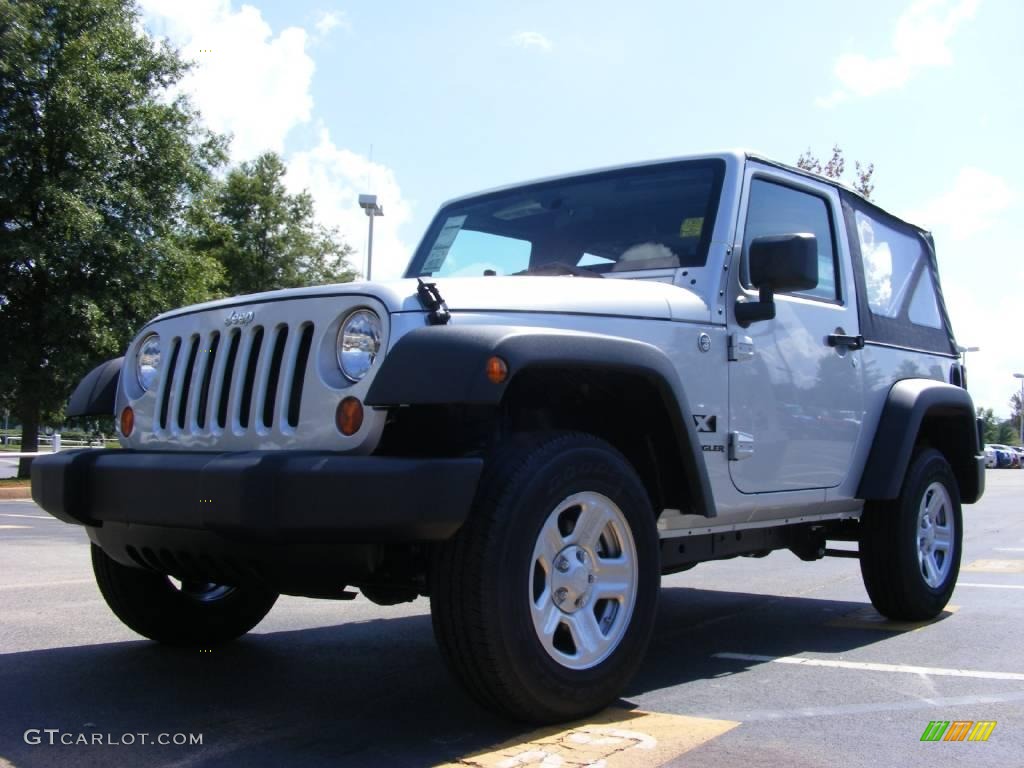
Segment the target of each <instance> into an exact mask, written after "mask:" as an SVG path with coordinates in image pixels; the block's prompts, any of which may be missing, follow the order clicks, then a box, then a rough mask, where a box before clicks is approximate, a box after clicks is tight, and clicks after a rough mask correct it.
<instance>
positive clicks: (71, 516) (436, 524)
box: [32, 449, 483, 542]
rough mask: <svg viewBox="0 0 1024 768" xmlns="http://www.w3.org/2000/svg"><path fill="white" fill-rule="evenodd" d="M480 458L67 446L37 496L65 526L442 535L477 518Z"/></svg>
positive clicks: (38, 482) (396, 537)
mask: <svg viewBox="0 0 1024 768" xmlns="http://www.w3.org/2000/svg"><path fill="white" fill-rule="evenodd" d="M482 466H483V462H482V460H480V459H472V458H469V459H436V458H426V459H409V458H394V457H384V456H351V455H341V454H336V453H326V452H298V451H249V452H244V453H177V452H162V451H159V452H158V451H120V450H103V449H98V450H81V451H66V452H62V453H57V454H54V455H52V456H43V457H40V458H38V459H36V460H35V461H33V463H32V498H33V499H34V500H35V502H36V503H37V504H38V505H39V506H40V507H42V508H43V509H44V510H46V511H47V512H49V513H50V514H51V515H53V516H54V517H56V518H58V519H60V520H63V521H64V522H68V523H76V524H79V525H87V526H94V527H99V528H102V526H103V525H104V524H107V523H110V524H128V525H129V526H147V527H155V528H160V529H183V530H185V531H197V532H198V531H205V532H211V533H216V534H221V535H226V536H230V537H236V536H241V537H244V538H246V539H264V540H271V539H272V540H277V541H281V540H290V541H294V540H312V541H316V540H320V539H322V538H343V539H344V540H346V541H350V542H377V541H438V540H443V539H446V538H448V537H450V536H451V535H452V534H454V533H455V531H457V530H458V528H459V526H461V525H462V523H463V521H464V520H465V519H466V516H467V515H468V514H469V510H470V506H471V504H472V502H473V496H474V494H475V493H476V486H477V481H478V479H479V477H480V471H481V468H482ZM118 527H120V526H118Z"/></svg>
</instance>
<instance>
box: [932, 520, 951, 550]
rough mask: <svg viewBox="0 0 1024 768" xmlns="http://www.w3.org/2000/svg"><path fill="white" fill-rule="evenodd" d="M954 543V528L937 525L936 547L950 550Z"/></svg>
mask: <svg viewBox="0 0 1024 768" xmlns="http://www.w3.org/2000/svg"><path fill="white" fill-rule="evenodd" d="M952 545H953V530H952V528H950V527H948V526H946V527H943V526H936V527H935V548H936V549H942V550H948V549H949V548H950V547H951V546H952Z"/></svg>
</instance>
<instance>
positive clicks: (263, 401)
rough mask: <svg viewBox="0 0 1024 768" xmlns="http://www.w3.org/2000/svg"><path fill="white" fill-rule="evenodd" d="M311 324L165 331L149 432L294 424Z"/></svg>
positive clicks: (264, 429)
mask: <svg viewBox="0 0 1024 768" xmlns="http://www.w3.org/2000/svg"><path fill="white" fill-rule="evenodd" d="M313 330H314V329H313V324H312V323H311V322H308V321H307V322H302V323H298V324H296V325H295V326H294V327H289V325H288V324H285V323H281V324H278V325H276V326H273V327H264V326H263V325H255V326H253V327H251V328H245V329H238V328H233V329H231V330H230V331H227V332H226V333H224V334H222V333H221V332H220V331H219V330H213V331H204V332H200V333H192V334H191V335H189V336H173V337H172V338H170V339H169V343H168V346H167V347H166V348H165V349H166V350H167V352H166V353H165V354H167V358H166V360H167V364H166V367H164V368H163V370H162V371H161V379H160V388H159V390H158V392H157V397H156V409H157V413H156V414H155V418H154V420H153V423H154V425H155V431H156V432H157V434H161V435H164V436H167V435H180V434H192V435H210V434H213V435H217V434H221V433H222V432H225V431H230V432H233V433H235V434H246V433H248V432H252V431H255V432H257V433H259V434H266V433H268V432H272V431H279V432H283V433H286V434H290V433H292V432H293V431H294V429H295V427H296V426H298V424H299V416H300V412H301V407H302V387H303V383H304V381H305V376H306V366H307V365H308V363H309V354H310V348H311V346H312V339H313Z"/></svg>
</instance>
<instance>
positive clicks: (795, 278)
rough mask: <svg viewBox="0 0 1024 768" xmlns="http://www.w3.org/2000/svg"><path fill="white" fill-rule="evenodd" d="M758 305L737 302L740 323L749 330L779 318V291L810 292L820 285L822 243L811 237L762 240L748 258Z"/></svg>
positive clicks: (752, 249)
mask: <svg viewBox="0 0 1024 768" xmlns="http://www.w3.org/2000/svg"><path fill="white" fill-rule="evenodd" d="M747 259H748V264H749V267H750V282H751V284H753V285H754V287H755V288H757V289H758V291H759V293H760V297H759V300H758V301H743V302H740V301H737V302H736V307H735V312H736V321H737V322H738V323H739V324H740V325H741V326H743V327H744V328H746V327H747V326H748V325H750V324H751V323H754V322H757V321H759V320H771V319H773V318H774V317H775V293H776V291H782V292H786V291H807V290H810V289H811V288H814V287H816V286H817V285H818V239H817V238H816V237H815V236H814V235H810V234H807V233H800V234H793V235H771V236H768V237H758V238H755V239H754V240H753V242H751V243H750V249H749V251H748V254H747Z"/></svg>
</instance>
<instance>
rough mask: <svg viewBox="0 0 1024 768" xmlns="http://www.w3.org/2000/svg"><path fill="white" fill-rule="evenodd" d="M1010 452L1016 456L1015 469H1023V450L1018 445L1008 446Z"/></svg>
mask: <svg viewBox="0 0 1024 768" xmlns="http://www.w3.org/2000/svg"><path fill="white" fill-rule="evenodd" d="M1010 450H1011V451H1013V452H1014V454H1016V456H1017V469H1024V448H1022V447H1020V446H1019V445H1013V446H1010Z"/></svg>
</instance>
